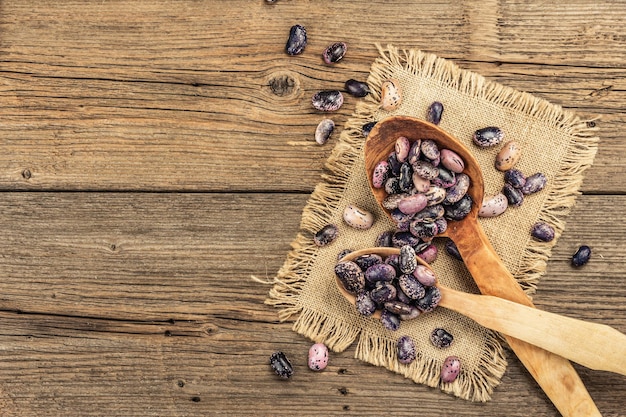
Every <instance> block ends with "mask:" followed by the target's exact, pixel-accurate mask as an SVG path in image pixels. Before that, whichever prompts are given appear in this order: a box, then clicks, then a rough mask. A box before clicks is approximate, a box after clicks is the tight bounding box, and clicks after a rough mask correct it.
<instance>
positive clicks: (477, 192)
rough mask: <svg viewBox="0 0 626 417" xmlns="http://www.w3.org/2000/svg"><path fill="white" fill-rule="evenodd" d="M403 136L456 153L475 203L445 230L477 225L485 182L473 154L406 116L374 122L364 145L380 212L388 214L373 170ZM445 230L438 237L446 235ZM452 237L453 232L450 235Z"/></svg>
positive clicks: (432, 127) (428, 125)
mask: <svg viewBox="0 0 626 417" xmlns="http://www.w3.org/2000/svg"><path fill="white" fill-rule="evenodd" d="M400 136H404V137H406V138H407V139H409V141H410V142H411V143H413V142H415V141H417V140H419V139H432V140H434V141H435V142H437V145H438V146H439V149H450V150H452V151H454V152H456V153H457V154H458V155H459V156H460V157H461V158H463V161H464V162H465V170H464V171H463V172H464V173H465V174H467V176H468V177H469V178H470V181H471V183H470V188H469V190H468V194H469V196H470V197H471V198H472V200H473V201H474V203H473V204H472V210H471V211H470V213H469V214H468V215H467V217H466V218H465V219H463V220H461V221H449V222H448V228H449V229H451V230H452V231H453V230H454V229H458V228H459V227H461V226H460V225H459V223H462V222H476V221H477V218H478V210H479V209H480V205H481V204H482V201H483V195H484V189H485V186H484V181H483V174H482V172H481V170H480V165H479V164H478V161H477V160H476V158H475V157H474V155H473V154H472V153H471V152H470V151H469V150H468V149H467V148H466V147H465V146H463V145H462V144H461V142H459V141H458V140H457V139H455V138H454V137H452V136H451V135H450V134H448V133H447V132H446V131H444V130H442V129H441V128H440V127H438V126H436V125H433V124H431V123H428V122H425V121H423V120H419V119H414V118H411V117H405V116H395V117H391V118H389V119H385V120H384V121H381V122H379V123H377V124H376V125H375V126H374V128H373V129H372V131H371V132H370V134H369V136H368V137H367V140H366V142H365V171H366V173H367V178H368V181H369V185H370V189H371V190H372V194H374V198H376V201H378V203H379V204H380V206H381V207H382V209H383V210H384V211H385V212H386V213H387V215H389V210H387V209H386V208H385V207H384V206H383V205H382V202H383V200H384V199H385V198H386V197H387V196H388V194H387V192H386V191H385V189H384V188H376V187H374V185H373V183H372V178H373V174H374V169H375V168H376V165H377V164H378V163H379V162H380V161H384V160H387V158H388V157H389V154H390V153H391V152H393V151H394V148H395V144H396V139H397V138H399V137H400ZM448 233H449V232H448V231H447V230H446V232H444V233H442V234H440V235H439V236H448ZM452 233H453V234H454V232H452Z"/></svg>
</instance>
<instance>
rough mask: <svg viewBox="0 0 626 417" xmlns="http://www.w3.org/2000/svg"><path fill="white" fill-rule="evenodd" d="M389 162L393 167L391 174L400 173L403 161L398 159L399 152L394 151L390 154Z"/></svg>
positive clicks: (397, 174) (396, 174)
mask: <svg viewBox="0 0 626 417" xmlns="http://www.w3.org/2000/svg"><path fill="white" fill-rule="evenodd" d="M387 163H389V166H390V167H391V174H392V175H393V176H395V177H397V176H399V175H400V168H401V167H402V162H400V161H399V160H398V154H397V153H396V152H395V151H393V152H391V153H390V154H389V157H388V158H387Z"/></svg>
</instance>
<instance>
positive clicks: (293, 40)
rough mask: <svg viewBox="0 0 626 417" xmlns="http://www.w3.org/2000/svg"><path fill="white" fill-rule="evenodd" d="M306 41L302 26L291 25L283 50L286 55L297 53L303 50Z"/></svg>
mask: <svg viewBox="0 0 626 417" xmlns="http://www.w3.org/2000/svg"><path fill="white" fill-rule="evenodd" d="M306 42H307V37H306V29H305V28H304V26H301V25H293V26H292V27H291V30H290V31H289V38H288V39H287V45H285V51H286V52H287V54H288V55H299V54H301V53H302V52H303V51H304V47H305V46H306Z"/></svg>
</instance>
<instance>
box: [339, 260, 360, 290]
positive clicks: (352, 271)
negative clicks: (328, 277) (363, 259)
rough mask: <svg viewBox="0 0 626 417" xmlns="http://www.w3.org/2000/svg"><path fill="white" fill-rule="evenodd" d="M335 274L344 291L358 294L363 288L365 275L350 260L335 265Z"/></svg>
mask: <svg viewBox="0 0 626 417" xmlns="http://www.w3.org/2000/svg"><path fill="white" fill-rule="evenodd" d="M335 275H337V278H339V280H340V281H341V284H342V285H343V287H344V288H345V289H346V291H348V292H351V293H352V294H358V293H360V292H361V291H363V290H364V289H365V275H364V274H363V271H362V270H361V268H359V266H358V265H357V264H356V263H354V262H352V261H342V262H338V263H337V264H336V265H335Z"/></svg>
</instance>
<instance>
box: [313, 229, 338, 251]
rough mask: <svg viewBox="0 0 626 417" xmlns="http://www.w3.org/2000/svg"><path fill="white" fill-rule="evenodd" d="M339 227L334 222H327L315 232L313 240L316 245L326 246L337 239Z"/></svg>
mask: <svg viewBox="0 0 626 417" xmlns="http://www.w3.org/2000/svg"><path fill="white" fill-rule="evenodd" d="M338 235H339V229H337V226H336V225H334V224H327V225H326V226H324V227H322V228H321V229H320V230H318V231H317V233H315V236H313V241H314V242H315V244H316V245H317V246H326V245H328V244H329V243H331V242H333V241H334V240H335V239H337V236H338Z"/></svg>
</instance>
